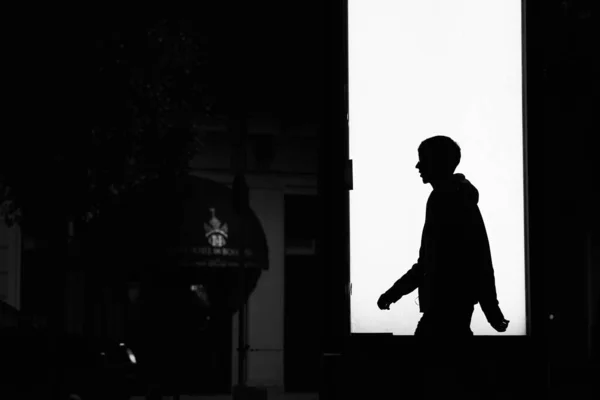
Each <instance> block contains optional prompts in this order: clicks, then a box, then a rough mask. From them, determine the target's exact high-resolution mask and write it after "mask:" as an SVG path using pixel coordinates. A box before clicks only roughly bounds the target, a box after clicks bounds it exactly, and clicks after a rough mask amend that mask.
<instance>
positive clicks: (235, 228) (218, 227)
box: [92, 176, 269, 311]
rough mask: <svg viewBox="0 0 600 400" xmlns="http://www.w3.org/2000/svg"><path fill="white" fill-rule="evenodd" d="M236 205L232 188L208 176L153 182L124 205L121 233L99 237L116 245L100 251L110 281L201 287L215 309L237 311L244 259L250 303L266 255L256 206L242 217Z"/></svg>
mask: <svg viewBox="0 0 600 400" xmlns="http://www.w3.org/2000/svg"><path fill="white" fill-rule="evenodd" d="M234 200H235V199H234V192H233V190H232V189H230V188H229V187H227V186H225V185H223V184H220V183H217V182H214V181H212V180H209V179H204V178H199V177H195V176H186V177H183V178H178V179H177V181H163V182H155V183H154V184H153V185H152V186H150V187H147V188H146V189H144V191H143V192H140V193H139V194H137V195H136V196H134V197H132V198H131V199H130V200H129V201H128V202H127V205H126V206H125V207H123V210H122V212H121V213H120V217H116V219H117V220H119V221H118V222H114V225H113V226H118V227H119V228H118V231H115V230H114V228H113V230H112V231H113V234H112V235H111V237H112V238H111V240H110V241H109V242H106V241H105V240H102V245H103V246H107V245H108V246H109V247H110V248H111V250H110V251H109V254H111V255H110V256H109V255H108V254H106V253H105V254H103V259H104V260H105V261H104V262H103V265H104V267H105V268H107V269H112V270H113V272H112V273H111V274H112V276H115V274H116V275H117V276H118V275H120V276H123V275H124V274H127V275H128V276H129V278H128V279H134V280H136V279H138V280H139V279H151V280H153V281H154V282H155V283H153V285H154V286H156V285H158V286H164V287H171V288H174V287H181V288H183V287H184V285H188V287H189V285H192V284H203V285H205V286H206V287H207V288H208V292H209V295H210V297H211V302H212V303H213V304H214V305H215V306H216V307H217V308H222V307H226V308H227V309H228V310H230V311H234V310H237V309H238V308H239V305H240V302H241V301H242V298H240V293H241V291H240V290H239V288H240V287H239V283H240V272H241V268H240V262H243V265H244V271H245V279H244V281H245V282H246V283H245V286H246V288H245V290H244V291H243V293H244V298H245V299H247V298H248V296H249V294H250V293H252V291H253V290H254V288H255V287H256V284H257V282H258V280H259V278H260V275H261V272H262V271H263V270H266V269H268V268H269V258H268V247H267V240H266V236H265V232H264V230H263V228H262V224H261V222H260V220H259V219H258V217H257V216H256V214H255V213H254V212H253V211H252V210H251V209H250V210H248V212H247V213H246V216H245V217H242V215H241V214H240V213H239V212H237V211H236V209H235V207H234ZM243 218H244V219H243ZM104 237H106V236H104ZM98 240H99V238H98ZM109 243H110V244H109ZM107 250H108V249H107ZM105 251H106V250H105ZM242 252H243V254H244V258H243V260H242V259H241V258H240V255H241V254H242ZM92 254H93V253H92ZM96 254H98V252H96ZM107 258H108V259H109V260H108V261H107ZM119 270H120V271H121V272H119ZM106 272H108V271H106ZM150 276H152V277H150ZM143 277H146V278H143ZM114 279H115V278H112V279H111V280H113V281H114Z"/></svg>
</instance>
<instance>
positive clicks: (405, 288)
mask: <svg viewBox="0 0 600 400" xmlns="http://www.w3.org/2000/svg"><path fill="white" fill-rule="evenodd" d="M422 279H423V267H422V265H421V264H419V263H418V262H417V263H416V264H415V265H413V266H412V268H411V269H410V270H408V272H407V273H406V274H404V275H403V276H402V278H400V279H398V280H397V281H396V283H394V285H393V286H392V287H391V288H390V289H389V290H388V291H387V294H388V295H389V299H390V300H391V301H392V302H394V303H395V302H397V301H398V300H400V298H401V297H402V296H406V295H407V294H410V293H411V292H413V291H414V290H415V289H416V288H418V287H419V285H420V284H421V281H422Z"/></svg>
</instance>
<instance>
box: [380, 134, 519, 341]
mask: <svg viewBox="0 0 600 400" xmlns="http://www.w3.org/2000/svg"><path fill="white" fill-rule="evenodd" d="M459 162H460V147H459V146H458V144H456V143H455V142H454V141H453V140H452V139H450V138H448V137H445V136H435V137H432V138H429V139H427V140H425V141H424V142H423V143H421V145H420V146H419V162H418V163H417V165H416V168H417V169H418V170H419V171H420V174H421V178H422V180H423V183H426V184H427V183H430V184H431V186H433V192H432V193H431V195H430V196H429V199H428V201H427V209H426V217H425V226H424V228H423V235H422V239H421V249H420V252H419V259H418V261H417V263H416V264H415V265H413V267H412V268H411V269H410V270H409V271H408V272H407V273H406V274H405V275H404V276H403V277H402V278H400V279H399V280H398V281H397V282H396V283H395V284H394V285H393V286H392V287H391V288H390V289H389V290H388V291H386V292H385V293H384V294H382V295H381V297H380V298H379V301H378V302H377V305H378V306H379V308H380V309H382V310H389V306H390V304H392V303H395V302H397V301H398V300H399V299H400V298H402V297H403V296H405V295H407V294H409V293H411V292H413V291H414V290H415V289H417V288H418V289H419V306H420V311H421V312H422V313H423V316H422V317H421V320H420V321H419V324H418V326H417V329H416V331H415V336H425V337H434V336H437V337H457V336H458V337H468V336H472V335H473V332H472V331H471V329H470V325H471V317H472V315H473V310H474V306H475V304H477V303H479V304H480V305H481V309H482V310H483V312H484V314H485V316H486V318H487V320H488V322H489V323H490V325H491V326H492V327H493V328H494V329H495V330H496V331H498V332H505V331H506V329H507V327H508V323H509V321H507V320H506V319H504V316H503V314H502V311H500V307H499V304H498V300H497V296H496V287H495V279H494V269H493V266H492V259H491V254H490V247H489V242H488V237H487V233H486V229H485V224H484V222H483V219H482V216H481V213H480V211H479V207H478V205H477V204H478V202H479V192H478V190H477V189H476V188H475V187H474V186H473V185H472V184H471V183H470V182H469V181H468V180H467V179H466V178H465V176H464V175H463V174H454V171H455V169H456V167H457V166H458V164H459Z"/></svg>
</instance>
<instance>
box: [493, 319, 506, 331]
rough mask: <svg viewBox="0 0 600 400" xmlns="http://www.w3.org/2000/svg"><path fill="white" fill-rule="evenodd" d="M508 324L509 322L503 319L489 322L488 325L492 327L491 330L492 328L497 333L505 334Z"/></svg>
mask: <svg viewBox="0 0 600 400" xmlns="http://www.w3.org/2000/svg"><path fill="white" fill-rule="evenodd" d="M509 323H510V321H509V320H507V319H504V317H502V318H499V319H497V320H493V321H490V325H492V328H494V329H495V330H496V331H497V332H506V329H507V328H508V324H509Z"/></svg>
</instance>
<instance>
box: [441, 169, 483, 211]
mask: <svg viewBox="0 0 600 400" xmlns="http://www.w3.org/2000/svg"><path fill="white" fill-rule="evenodd" d="M438 190H439V191H442V192H458V193H459V194H460V195H461V196H464V197H465V198H466V200H467V201H468V202H470V203H474V204H478V203H479V191H478V190H477V188H476V187H475V186H473V184H472V183H471V182H470V181H469V180H468V179H467V178H466V177H465V175H464V174H454V175H452V178H450V181H449V182H448V184H447V185H444V186H443V187H442V188H440V189H438Z"/></svg>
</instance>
